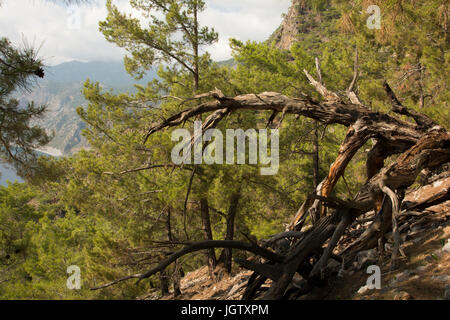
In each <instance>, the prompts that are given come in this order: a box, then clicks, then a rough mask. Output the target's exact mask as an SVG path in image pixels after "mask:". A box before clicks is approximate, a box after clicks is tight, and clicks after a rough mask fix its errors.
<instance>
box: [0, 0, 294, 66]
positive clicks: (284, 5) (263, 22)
mask: <svg viewBox="0 0 450 320" xmlns="http://www.w3.org/2000/svg"><path fill="white" fill-rule="evenodd" d="M0 1H1V6H0V37H7V38H9V39H10V40H11V41H12V42H13V43H14V44H21V45H23V44H24V43H27V44H28V45H32V46H33V47H40V49H39V57H42V58H44V63H45V64H46V65H55V64H59V63H62V62H66V61H71V60H78V61H119V60H122V59H123V56H124V55H125V54H126V51H125V50H124V49H121V48H119V47H117V46H116V45H114V44H112V43H109V42H107V41H106V40H105V38H104V37H103V34H101V33H100V32H99V31H98V22H99V21H101V20H104V19H105V17H106V6H105V3H106V0H93V1H91V2H92V3H90V4H86V3H85V4H81V5H78V6H74V7H66V6H63V5H60V4H58V2H63V1H62V0H61V1H58V0H48V1H45V0H0ZM290 2H291V1H290V0H206V5H207V8H206V10H205V11H204V12H202V13H201V15H200V16H199V19H200V22H201V24H202V25H206V26H209V27H213V28H214V29H215V30H216V31H217V32H218V33H219V41H218V42H217V43H215V44H214V45H212V46H211V47H208V48H206V50H207V51H208V52H209V53H210V54H211V55H212V58H213V59H214V60H216V61H221V60H226V59H229V58H231V50H230V48H229V45H228V39H229V38H237V39H239V40H242V41H247V40H254V41H264V40H266V39H267V38H268V37H269V36H270V35H271V34H272V32H273V31H275V29H276V28H277V27H278V26H279V25H280V23H281V21H282V14H283V13H287V10H288V8H289V4H290ZM113 3H114V4H116V5H117V6H118V7H119V9H120V10H121V11H123V12H127V13H131V14H132V15H133V16H136V17H138V16H139V15H138V13H137V12H135V11H133V10H132V8H131V7H130V5H129V3H128V1H127V0H113Z"/></svg>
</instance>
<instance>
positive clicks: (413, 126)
mask: <svg viewBox="0 0 450 320" xmlns="http://www.w3.org/2000/svg"><path fill="white" fill-rule="evenodd" d="M316 65H317V69H318V70H317V71H318V73H319V74H320V66H319V64H318V63H317V64H316ZM305 74H306V76H307V78H308V79H309V81H310V83H311V84H312V85H313V86H314V87H315V88H316V90H317V91H318V92H319V93H320V94H321V95H322V96H323V98H324V100H323V101H320V102H319V101H315V100H313V99H312V98H309V97H303V98H292V97H288V96H285V95H282V94H280V93H275V92H264V93H261V94H245V95H240V96H236V97H226V96H224V95H223V93H222V92H221V91H220V90H218V89H216V90H214V91H212V92H209V93H206V94H203V95H199V96H197V97H196V99H208V101H206V102H203V103H200V104H199V105H198V106H196V107H193V108H189V109H186V110H184V111H182V112H180V113H178V114H175V115H173V116H171V117H170V118H168V119H167V120H165V121H163V122H162V123H158V124H155V125H153V126H152V127H151V128H150V129H149V131H148V133H147V135H146V137H145V141H147V139H148V138H149V136H150V135H151V134H153V133H155V132H157V131H160V130H163V129H165V128H168V127H175V126H178V125H181V124H182V123H184V122H185V121H186V120H188V119H190V118H193V117H196V116H199V115H202V114H209V116H208V117H207V118H206V120H205V121H204V122H203V128H202V129H203V130H206V129H209V128H213V127H215V126H216V125H217V124H218V123H219V122H220V121H221V120H223V119H224V118H225V116H226V115H228V114H230V113H232V112H238V111H239V110H252V111H261V110H270V111H272V112H273V114H272V116H271V117H270V120H273V119H274V118H275V117H276V115H277V114H279V113H281V119H283V118H284V116H285V115H286V114H294V115H301V116H305V117H308V118H311V119H314V120H316V121H319V122H321V123H323V124H340V125H343V126H346V127H347V128H348V130H347V135H346V137H345V139H344V141H343V142H342V144H341V146H340V150H339V153H338V155H337V157H336V160H335V161H334V163H333V164H332V165H331V167H330V169H329V173H328V175H327V177H326V178H325V179H324V180H323V181H322V182H321V183H320V184H319V185H318V187H317V190H316V191H315V193H314V194H313V195H311V196H310V197H309V198H308V199H307V200H306V201H305V202H304V203H303V205H302V206H301V207H300V209H299V210H298V212H297V213H296V214H295V216H294V217H293V219H292V222H291V224H290V225H289V228H288V230H287V231H286V232H285V233H282V234H279V235H275V236H274V238H272V239H270V240H269V241H266V242H265V243H263V244H262V245H261V246H260V245H258V244H256V243H248V244H245V243H240V242H239V243H238V242H236V241H203V242H201V243H191V244H188V245H187V246H186V247H184V248H182V249H180V250H179V251H177V252H175V253H173V254H172V255H170V256H169V257H168V258H167V259H165V260H163V261H161V262H160V263H159V264H158V265H157V266H156V267H154V268H153V269H152V270H150V271H148V272H145V273H143V274H137V275H132V276H129V277H125V278H123V279H119V280H118V281H124V280H128V279H130V278H138V279H139V281H140V280H142V279H144V278H148V277H150V276H151V275H153V274H155V273H157V272H159V271H161V270H163V269H164V268H165V267H167V266H168V265H169V264H171V263H172V262H174V261H176V260H177V259H178V258H180V257H182V256H183V255H185V254H188V253H191V252H194V251H198V250H204V249H208V248H213V247H222V248H235V249H241V250H247V251H250V252H252V253H254V254H255V255H257V256H259V257H260V258H261V259H260V261H259V262H255V260H242V259H240V260H239V259H237V260H236V262H237V263H239V264H240V265H241V266H243V267H245V268H247V269H250V270H253V271H254V274H253V275H252V276H251V277H250V279H249V281H248V284H247V288H246V291H245V292H244V295H243V298H244V299H252V298H255V296H256V293H257V292H258V290H259V289H260V288H261V286H262V285H263V284H264V283H265V281H266V280H267V279H271V280H272V283H271V286H270V288H269V289H268V290H267V291H266V292H265V294H264V296H263V298H264V299H282V298H286V297H288V296H286V294H287V292H288V288H289V285H290V284H291V282H292V279H293V277H294V275H295V274H296V273H298V274H300V275H301V276H302V277H303V278H304V279H306V280H307V281H306V285H305V286H304V287H303V288H302V290H303V291H302V292H305V293H306V292H307V291H308V290H311V289H312V288H313V287H314V285H315V284H316V283H318V282H320V280H321V279H322V278H323V277H324V276H325V274H326V266H327V263H328V261H329V259H330V258H332V257H333V259H336V260H341V259H342V258H344V257H345V258H346V261H351V258H349V257H354V256H355V255H356V253H357V252H358V251H360V250H364V249H368V248H373V247H374V246H376V245H379V247H380V248H382V250H383V248H384V239H385V237H384V235H385V233H386V232H387V231H388V230H390V229H392V235H393V239H394V246H393V249H392V259H391V266H393V265H394V263H395V261H396V258H397V254H398V252H399V251H400V253H402V254H403V252H402V251H401V247H400V241H401V239H400V235H399V234H400V233H399V225H398V219H399V214H400V208H401V203H402V199H403V195H404V192H405V190H406V189H407V188H408V187H409V186H410V185H411V184H413V183H414V181H415V179H416V177H417V176H418V175H419V173H420V172H421V171H422V170H423V169H429V170H432V169H433V168H435V167H438V166H441V165H443V164H446V163H448V162H449V161H450V132H448V131H447V130H446V129H444V128H442V127H440V126H439V125H437V124H435V123H434V122H433V121H432V120H431V119H430V118H428V117H427V116H426V115H423V114H421V113H418V112H416V111H414V110H410V109H408V108H406V107H404V106H403V105H402V104H401V103H400V102H399V101H398V99H397V98H396V97H395V94H394V93H393V91H392V90H391V88H390V87H389V85H388V84H387V83H385V89H386V94H387V95H388V97H389V98H390V100H391V102H392V112H394V113H396V114H399V115H405V116H408V117H411V118H412V119H413V120H414V122H415V123H412V122H408V121H404V120H401V119H399V118H397V117H395V116H393V115H390V114H386V113H381V112H375V111H372V110H370V109H368V108H366V107H365V106H364V105H363V104H362V103H361V102H360V99H359V98H358V96H357V95H356V93H355V92H354V91H353V88H354V86H355V82H356V80H357V76H358V74H357V59H356V62H355V71H354V78H353V80H352V83H351V85H350V87H349V88H348V89H347V90H346V92H347V95H346V97H341V96H339V95H338V94H336V93H334V92H332V91H330V90H328V89H327V88H326V87H325V86H324V85H323V84H322V83H321V82H318V81H316V80H315V79H314V78H313V77H312V76H311V75H310V74H309V73H308V72H306V71H305ZM281 121H282V120H280V122H281ZM369 139H374V140H376V144H375V145H374V147H373V148H372V149H371V150H370V152H369V153H368V156H367V161H366V167H367V177H368V179H367V182H366V183H365V184H364V185H363V187H362V188H361V189H360V190H359V192H358V193H357V194H356V196H355V197H354V198H353V199H352V201H343V200H340V199H335V198H332V197H330V194H331V192H332V191H333V188H334V187H335V185H336V183H337V181H338V180H339V178H340V177H341V176H342V175H343V173H344V171H345V169H346V167H347V165H348V163H349V162H350V161H351V159H352V158H353V156H354V155H355V154H356V152H357V151H358V150H359V149H360V148H361V147H362V146H363V145H364V144H365V143H366V142H367V141H368V140H369ZM394 154H399V155H400V156H399V157H398V158H397V160H396V161H395V162H394V163H392V164H391V165H389V166H387V167H385V166H384V160H385V159H386V158H387V157H389V156H391V155H394ZM327 209H328V210H327ZM370 211H374V212H375V214H374V215H373V216H372V217H371V219H370V220H369V221H370V222H371V224H370V226H369V227H368V228H367V229H366V230H365V232H364V233H363V234H361V235H360V237H359V238H358V239H357V240H356V241H353V242H352V243H350V244H349V245H348V246H347V247H346V248H345V249H343V250H341V251H340V252H339V254H338V255H336V254H335V253H334V252H333V251H334V250H335V248H336V246H337V245H338V243H339V241H340V240H341V238H342V236H343V235H344V233H345V232H346V230H348V228H349V227H350V226H351V225H352V224H354V223H355V221H356V219H357V218H358V217H360V216H362V215H365V214H366V213H367V212H370ZM308 217H310V218H311V221H312V227H311V228H309V229H308V230H306V231H302V229H303V227H304V225H305V221H306V219H307V218H308ZM286 239H289V241H287V240H286ZM280 242H284V244H285V245H284V246H279V245H278V244H279V243H280ZM263 246H265V247H266V248H263ZM269 247H271V248H272V249H273V250H274V251H272V250H270V249H269ZM324 247H325V248H324ZM118 281H115V282H112V283H111V285H112V284H115V283H117V282H118ZM103 287H105V286H101V287H99V288H103ZM95 289H98V288H95Z"/></svg>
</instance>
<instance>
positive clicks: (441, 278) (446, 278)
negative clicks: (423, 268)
mask: <svg viewBox="0 0 450 320" xmlns="http://www.w3.org/2000/svg"><path fill="white" fill-rule="evenodd" d="M431 280H434V281H438V282H442V283H444V284H450V276H449V275H447V274H441V275H439V276H432V277H431Z"/></svg>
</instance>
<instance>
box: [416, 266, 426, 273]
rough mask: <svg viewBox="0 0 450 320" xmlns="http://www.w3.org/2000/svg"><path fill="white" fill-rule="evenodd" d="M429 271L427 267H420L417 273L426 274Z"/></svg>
mask: <svg viewBox="0 0 450 320" xmlns="http://www.w3.org/2000/svg"><path fill="white" fill-rule="evenodd" d="M427 269H428V267H427V266H419V267H417V268H416V272H417V273H421V272H425V271H426V270H427Z"/></svg>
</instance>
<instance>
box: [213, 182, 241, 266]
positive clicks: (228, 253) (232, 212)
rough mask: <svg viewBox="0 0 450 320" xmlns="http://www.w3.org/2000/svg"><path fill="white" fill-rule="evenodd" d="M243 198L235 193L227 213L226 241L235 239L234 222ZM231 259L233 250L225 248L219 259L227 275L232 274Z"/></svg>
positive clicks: (238, 193)
mask: <svg viewBox="0 0 450 320" xmlns="http://www.w3.org/2000/svg"><path fill="white" fill-rule="evenodd" d="M240 196H241V193H240V191H238V192H236V193H233V194H232V195H231V199H230V207H229V209H228V213H227V219H226V220H227V231H226V236H225V240H233V238H234V222H235V218H236V214H237V210H238V204H239V198H240ZM231 259H232V249H231V248H225V249H223V251H222V253H221V254H220V257H219V261H218V263H219V264H222V265H223V266H224V268H225V271H226V272H227V273H231Z"/></svg>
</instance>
